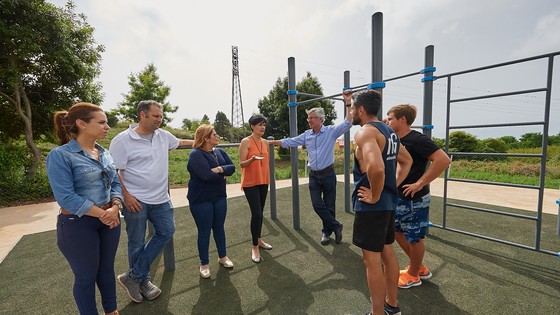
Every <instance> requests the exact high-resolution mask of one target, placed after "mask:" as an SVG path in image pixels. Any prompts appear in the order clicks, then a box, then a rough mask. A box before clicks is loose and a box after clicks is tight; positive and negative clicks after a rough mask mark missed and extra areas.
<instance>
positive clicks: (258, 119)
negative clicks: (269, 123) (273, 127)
mask: <svg viewBox="0 0 560 315" xmlns="http://www.w3.org/2000/svg"><path fill="white" fill-rule="evenodd" d="M266 120H267V119H266V117H264V116H263V115H261V114H254V115H253V116H251V118H249V126H256V125H258V124H260V123H263V122H264V123H266Z"/></svg>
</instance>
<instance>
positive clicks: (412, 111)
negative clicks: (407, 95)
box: [387, 104, 416, 126]
mask: <svg viewBox="0 0 560 315" xmlns="http://www.w3.org/2000/svg"><path fill="white" fill-rule="evenodd" d="M390 113H393V114H394V115H395V118H396V119H400V118H401V117H402V116H404V117H405V118H406V124H407V125H409V126H410V125H412V123H413V122H414V120H415V119H416V106H414V105H410V104H401V105H396V106H393V107H392V108H391V109H389V111H388V112H387V115H389V114H390Z"/></svg>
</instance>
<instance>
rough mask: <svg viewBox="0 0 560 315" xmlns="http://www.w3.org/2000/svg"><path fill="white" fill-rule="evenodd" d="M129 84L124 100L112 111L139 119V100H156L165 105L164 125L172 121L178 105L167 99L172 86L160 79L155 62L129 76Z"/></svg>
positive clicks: (120, 116)
mask: <svg viewBox="0 0 560 315" xmlns="http://www.w3.org/2000/svg"><path fill="white" fill-rule="evenodd" d="M128 85H129V86H130V91H129V92H128V93H127V94H123V96H124V101H122V102H121V103H119V104H118V105H117V108H116V109H114V110H113V111H112V113H114V114H116V115H117V116H118V117H119V118H121V119H126V120H131V121H138V117H137V115H136V107H137V106H138V102H140V101H145V100H154V101H156V102H158V103H160V104H162V105H163V122H162V126H165V125H167V124H168V123H169V122H171V120H172V118H170V117H169V114H170V113H175V112H176V111H177V106H172V105H171V104H169V102H167V101H166V99H167V97H168V96H169V93H170V92H171V88H170V87H169V86H167V85H165V83H164V82H163V81H162V80H160V78H159V75H158V74H157V68H156V66H155V65H154V64H153V63H150V64H148V65H147V66H146V68H144V69H142V70H141V71H140V72H138V73H136V74H134V73H131V74H130V75H129V76H128Z"/></svg>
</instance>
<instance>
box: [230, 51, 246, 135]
mask: <svg viewBox="0 0 560 315" xmlns="http://www.w3.org/2000/svg"><path fill="white" fill-rule="evenodd" d="M231 62H232V64H233V67H232V71H231V72H232V78H231V125H232V126H233V127H237V128H239V127H243V123H244V122H245V119H244V118H243V101H242V100H241V83H240V82H239V55H238V53H237V46H231Z"/></svg>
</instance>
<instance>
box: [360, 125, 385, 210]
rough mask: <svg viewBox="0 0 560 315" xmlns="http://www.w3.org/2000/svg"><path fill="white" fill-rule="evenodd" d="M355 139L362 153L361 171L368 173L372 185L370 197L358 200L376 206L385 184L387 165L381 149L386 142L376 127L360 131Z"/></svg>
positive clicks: (361, 192)
mask: <svg viewBox="0 0 560 315" xmlns="http://www.w3.org/2000/svg"><path fill="white" fill-rule="evenodd" d="M354 139H355V140H356V144H357V145H358V146H359V147H360V151H361V162H360V169H361V170H362V172H366V173H367V177H368V180H369V183H370V185H371V187H370V189H369V194H370V196H366V195H361V196H360V197H361V198H359V199H358V200H360V201H364V202H367V203H371V204H374V203H376V202H378V201H379V199H380V198H381V192H382V191H383V186H384V184H385V164H384V162H383V157H382V155H381V149H380V147H384V146H385V141H386V140H385V137H384V136H383V135H382V134H381V133H380V132H379V131H378V130H377V129H374V127H372V128H362V129H360V130H359V131H358V132H357V133H356V135H355V136H354ZM372 140H373V141H372ZM380 142H382V143H380ZM358 192H359V193H360V194H365V193H366V192H368V190H367V189H366V190H359V191H358Z"/></svg>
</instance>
